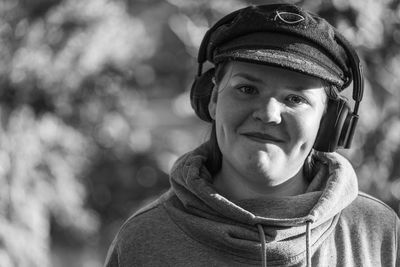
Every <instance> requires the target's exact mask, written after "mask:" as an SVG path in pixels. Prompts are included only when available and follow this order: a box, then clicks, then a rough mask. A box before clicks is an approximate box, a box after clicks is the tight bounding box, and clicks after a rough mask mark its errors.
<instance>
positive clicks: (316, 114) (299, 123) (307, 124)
mask: <svg viewBox="0 0 400 267" xmlns="http://www.w3.org/2000/svg"><path fill="white" fill-rule="evenodd" d="M321 117H322V111H319V110H313V111H309V112H307V113H304V114H296V116H295V117H294V118H292V123H291V124H290V125H289V132H291V133H292V138H294V140H296V141H297V142H301V143H305V144H310V143H311V144H314V141H315V138H316V136H317V133H318V130H319V125H320V122H321Z"/></svg>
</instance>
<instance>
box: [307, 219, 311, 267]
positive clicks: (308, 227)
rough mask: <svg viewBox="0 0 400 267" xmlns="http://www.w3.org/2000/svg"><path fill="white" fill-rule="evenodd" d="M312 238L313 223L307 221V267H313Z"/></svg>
mask: <svg viewBox="0 0 400 267" xmlns="http://www.w3.org/2000/svg"><path fill="white" fill-rule="evenodd" d="M310 236H311V221H307V225H306V257H307V267H311V251H310V250H311V246H310Z"/></svg>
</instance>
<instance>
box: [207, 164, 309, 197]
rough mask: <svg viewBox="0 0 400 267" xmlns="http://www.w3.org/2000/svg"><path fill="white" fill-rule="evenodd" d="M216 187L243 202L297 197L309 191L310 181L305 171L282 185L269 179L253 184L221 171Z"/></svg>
mask: <svg viewBox="0 0 400 267" xmlns="http://www.w3.org/2000/svg"><path fill="white" fill-rule="evenodd" d="M214 186H215V188H216V189H217V191H218V192H219V193H220V194H221V195H223V196H225V197H226V198H228V199H231V200H243V199H251V198H260V197H277V196H280V197H282V196H296V195H300V194H303V193H304V192H306V190H307V186H308V181H307V180H306V178H305V176H304V175H303V169H302V168H301V169H300V170H299V172H298V173H297V174H296V175H294V176H293V177H290V178H289V179H286V180H284V181H283V182H281V183H277V184H274V183H271V182H270V181H269V180H268V178H265V179H264V181H263V182H261V183H260V182H257V183H255V182H252V181H250V180H249V179H246V178H245V177H241V176H239V175H235V174H234V173H230V172H227V171H226V169H225V170H224V168H223V167H222V168H221V171H220V172H219V173H217V175H216V176H215V177H214Z"/></svg>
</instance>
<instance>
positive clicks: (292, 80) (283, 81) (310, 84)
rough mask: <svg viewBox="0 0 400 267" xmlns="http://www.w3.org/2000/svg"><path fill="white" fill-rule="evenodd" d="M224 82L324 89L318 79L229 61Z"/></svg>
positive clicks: (278, 69) (277, 68)
mask: <svg viewBox="0 0 400 267" xmlns="http://www.w3.org/2000/svg"><path fill="white" fill-rule="evenodd" d="M223 79H224V80H231V79H242V80H247V81H250V82H256V83H265V84H271V85H277V84H279V85H282V86H285V85H287V86H291V87H292V86H294V85H296V86H298V87H299V88H304V89H309V88H310V89H311V88H321V87H324V82H323V81H322V80H321V79H320V78H317V77H313V76H311V75H307V74H303V73H300V72H295V71H291V70H288V69H284V68H281V67H275V66H271V65H262V64H254V63H248V62H241V61H229V62H227V63H226V66H225V67H224V76H223Z"/></svg>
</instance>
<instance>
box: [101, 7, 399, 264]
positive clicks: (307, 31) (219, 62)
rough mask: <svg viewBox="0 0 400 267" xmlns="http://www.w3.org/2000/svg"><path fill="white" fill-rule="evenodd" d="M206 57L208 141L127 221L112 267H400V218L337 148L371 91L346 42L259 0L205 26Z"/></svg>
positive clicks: (199, 103) (199, 110) (344, 143)
mask: <svg viewBox="0 0 400 267" xmlns="http://www.w3.org/2000/svg"><path fill="white" fill-rule="evenodd" d="M206 60H208V61H210V62H211V63H213V64H214V65H215V69H211V70H209V71H207V72H205V73H202V64H203V63H204V62H205V61H206ZM199 63H200V64H199V75H198V77H197V78H196V81H195V83H194V85H193V88H192V92H191V101H192V106H193V107H194V109H195V111H196V114H197V115H199V117H200V118H202V119H203V120H206V121H210V122H211V123H212V132H211V136H210V140H209V141H208V142H206V143H205V144H203V145H201V146H200V147H199V148H197V149H195V150H194V151H192V152H190V153H188V154H186V155H184V156H182V157H181V158H180V159H179V160H178V161H177V162H176V164H175V165H174V167H173V169H172V171H171V189H170V190H169V191H168V192H167V193H165V194H164V195H163V196H161V197H160V198H159V199H158V200H156V201H155V202H154V203H152V204H150V205H149V206H147V207H144V208H143V209H141V210H140V211H138V212H137V213H136V214H134V215H133V216H132V217H131V218H130V219H128V220H127V222H126V223H125V224H124V225H123V226H122V228H121V230H120V231H119V233H118V234H117V236H116V238H115V240H114V242H113V244H112V246H111V248H110V250H109V253H108V256H107V260H106V266H267V265H269V266H399V264H400V263H399V261H398V260H397V258H398V256H399V246H398V236H399V219H398V217H397V215H396V214H395V213H394V212H393V211H392V210H391V209H390V208H389V207H387V206H386V205H385V204H383V203H382V202H380V201H379V200H376V199H374V198H372V197H370V196H368V195H366V194H363V193H360V192H358V186H357V177H356V175H355V173H354V170H353V168H352V167H351V165H350V163H349V162H348V161H347V160H346V159H345V158H343V157H342V156H340V155H339V154H336V153H334V151H335V150H336V149H337V148H338V147H345V148H346V147H349V146H350V143H351V139H352V136H353V133H354V128H355V125H356V122H357V118H358V115H357V111H358V106H359V103H360V101H361V98H362V73H361V69H360V66H359V62H358V58H357V55H356V54H355V52H354V51H353V49H352V48H351V47H349V45H348V43H347V41H345V40H344V38H343V37H341V35H340V34H339V33H338V32H336V30H335V29H334V28H333V27H332V26H331V25H330V24H329V23H327V22H326V21H325V20H323V19H321V18H319V17H318V16H316V15H313V14H310V13H308V12H306V11H304V10H302V9H301V8H299V7H297V6H294V5H287V4H275V5H264V6H257V7H254V6H252V7H248V8H244V9H242V10H239V11H236V12H234V13H232V14H230V15H228V16H226V17H224V18H223V19H221V20H220V21H219V22H217V23H216V24H215V25H214V27H213V28H211V29H210V30H209V31H208V32H207V34H206V36H205V38H204V40H203V43H202V45H201V47H200V51H199ZM351 80H353V86H354V89H353V90H354V92H353V96H354V100H355V101H356V105H355V108H354V110H351V109H350V108H349V106H348V104H347V101H346V100H345V99H344V98H343V97H341V96H340V92H341V90H343V89H344V88H346V87H347V86H348V85H349V84H350V82H351Z"/></svg>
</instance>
